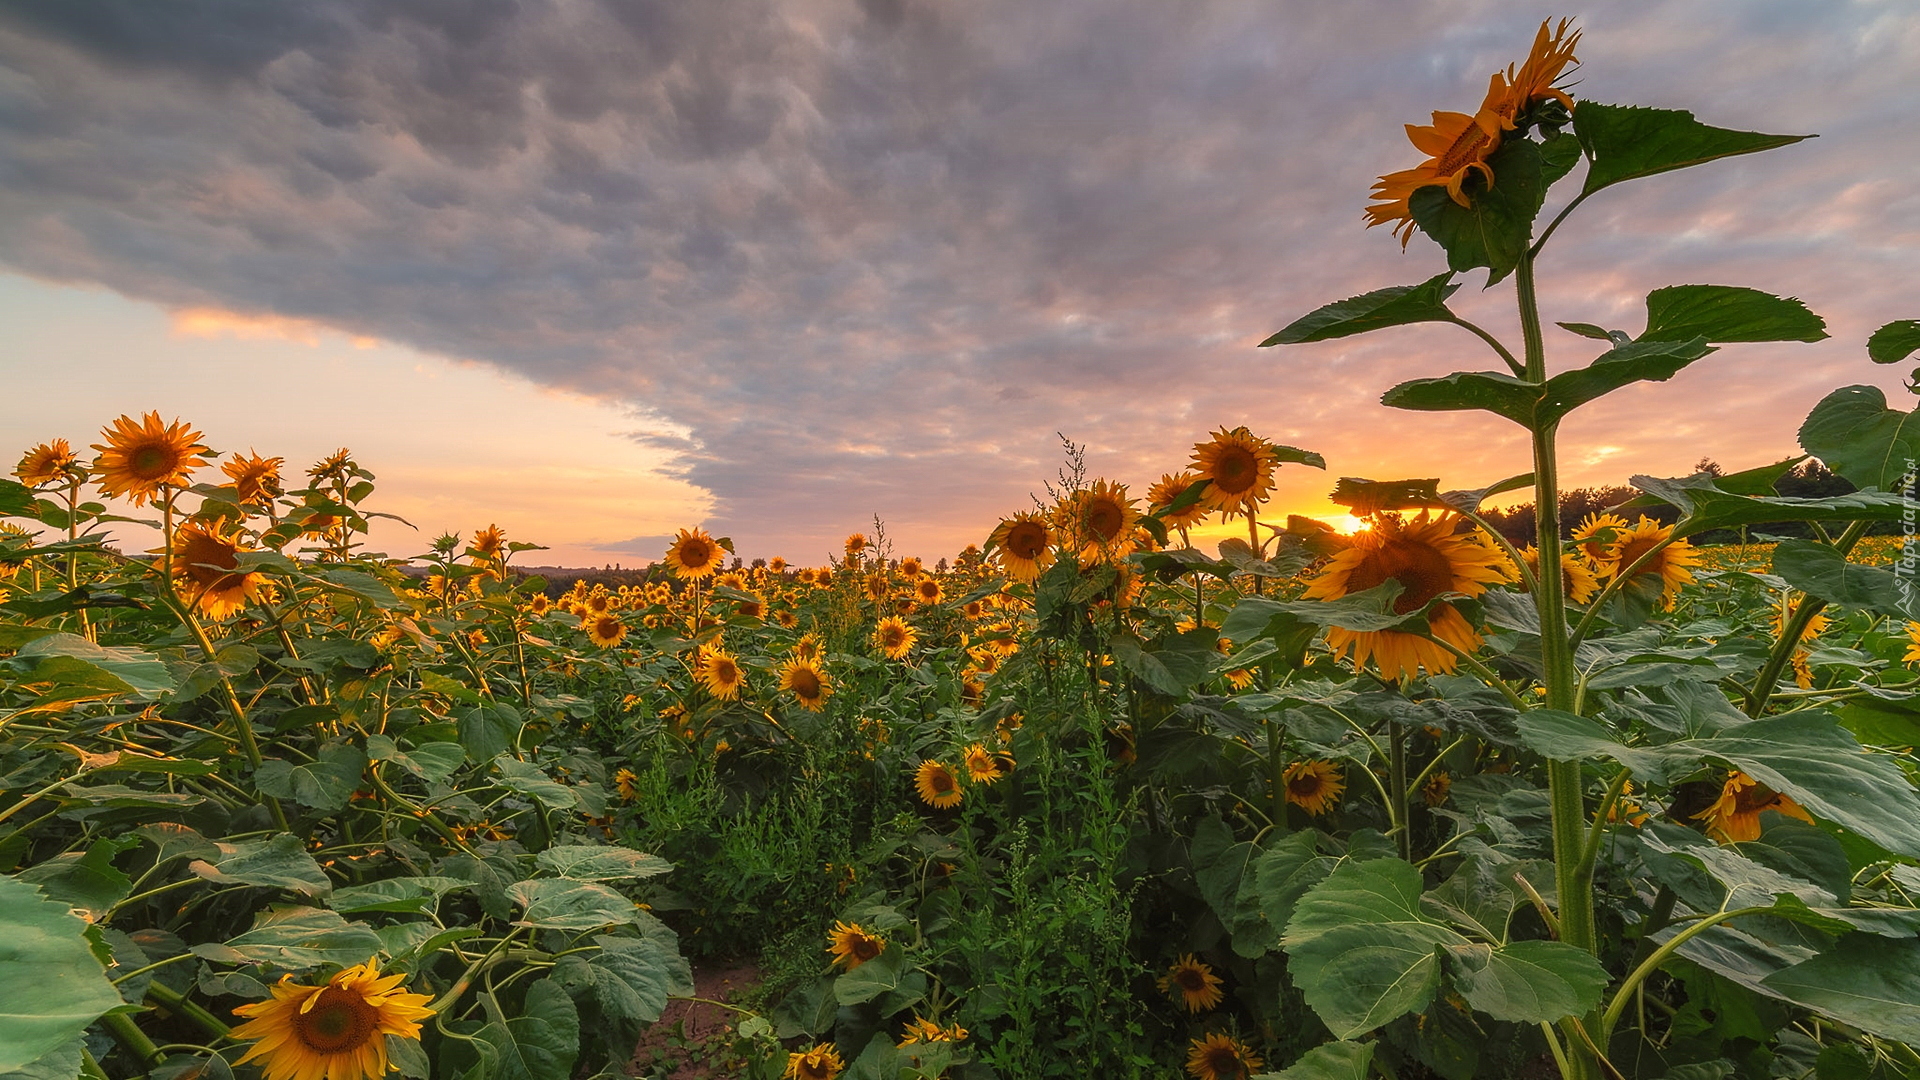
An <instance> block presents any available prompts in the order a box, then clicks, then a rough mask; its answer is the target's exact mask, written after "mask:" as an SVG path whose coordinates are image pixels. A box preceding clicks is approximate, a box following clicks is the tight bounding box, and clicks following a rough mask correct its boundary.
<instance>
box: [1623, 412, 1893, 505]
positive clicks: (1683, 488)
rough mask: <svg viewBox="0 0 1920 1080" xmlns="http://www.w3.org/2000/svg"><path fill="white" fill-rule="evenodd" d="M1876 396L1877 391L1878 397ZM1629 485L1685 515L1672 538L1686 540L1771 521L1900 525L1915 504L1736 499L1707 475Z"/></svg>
mask: <svg viewBox="0 0 1920 1080" xmlns="http://www.w3.org/2000/svg"><path fill="white" fill-rule="evenodd" d="M1876 392H1877V391H1876ZM1628 482H1629V483H1631V484H1632V485H1633V486H1634V487H1637V488H1639V489H1640V490H1641V491H1644V492H1646V493H1647V494H1648V495H1651V496H1653V497H1654V498H1656V499H1659V500H1660V501H1661V502H1664V503H1668V504H1670V505H1672V506H1677V507H1679V508H1680V509H1681V510H1682V511H1683V512H1684V515H1685V516H1683V517H1682V518H1681V519H1680V521H1679V522H1678V523H1677V524H1675V525H1674V528H1673V534H1674V536H1676V537H1680V538H1683V539H1684V538H1685V537H1689V536H1693V535H1696V534H1698V533H1703V532H1707V531H1709V530H1712V529H1733V528H1738V527H1740V526H1742V525H1757V524H1760V523H1763V522H1772V521H1900V520H1902V518H1903V517H1904V515H1906V514H1908V513H1910V512H1912V509H1913V503H1912V502H1910V501H1909V500H1907V499H1905V498H1902V497H1901V496H1899V495H1893V494H1889V493H1887V492H1882V491H1858V492H1854V493H1853V494H1851V495H1834V496H1831V497H1829V498H1825V499H1793V498H1787V497H1785V496H1753V495H1735V494H1733V493H1732V492H1729V491H1725V490H1722V489H1721V488H1720V486H1719V484H1717V483H1716V482H1715V480H1714V478H1713V477H1711V476H1707V475H1698V476H1683V477H1675V478H1668V479H1662V478H1659V477H1653V476H1633V477H1629V478H1628Z"/></svg>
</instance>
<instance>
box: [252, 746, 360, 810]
mask: <svg viewBox="0 0 1920 1080" xmlns="http://www.w3.org/2000/svg"><path fill="white" fill-rule="evenodd" d="M366 769H367V755H366V754H365V753H363V752H361V750H360V748H359V747H357V746H353V745H350V744H348V743H333V744H330V745H328V746H323V747H321V748H320V753H319V756H318V757H316V758H315V759H314V760H313V761H309V762H304V763H301V764H297V765H296V764H294V763H293V762H290V761H283V760H281V759H279V758H268V759H266V760H265V761H262V762H261V763H260V768H259V769H258V770H257V771H256V772H255V773H254V774H253V778H254V783H256V784H258V785H259V786H260V790H261V791H262V792H264V793H266V794H268V795H272V796H274V797H275V798H281V799H293V800H295V801H296V802H298V803H299V804H300V805H302V806H310V807H312V808H314V809H315V810H318V811H320V812H321V813H325V814H331V813H335V812H337V811H339V810H341V809H342V808H344V807H345V806H346V805H347V800H348V799H351V798H352V797H353V792H354V789H355V788H357V787H359V786H360V777H361V774H363V773H365V772H366Z"/></svg>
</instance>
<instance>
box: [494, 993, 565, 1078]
mask: <svg viewBox="0 0 1920 1080" xmlns="http://www.w3.org/2000/svg"><path fill="white" fill-rule="evenodd" d="M473 1038H474V1040H475V1042H474V1043H473V1044H472V1046H473V1048H474V1050H476V1051H477V1052H478V1053H479V1055H480V1062H479V1064H477V1065H475V1066H474V1067H473V1068H472V1069H471V1070H469V1071H468V1072H467V1073H466V1074H465V1080H569V1078H570V1077H571V1076H572V1075H573V1061H574V1058H575V1057H577V1056H578V1055H579V1053H580V1013H579V1011H578V1010H577V1009H575V1008H574V1006H573V999H572V998H570V997H568V996H567V992H566V991H565V990H564V989H562V988H561V986H560V984H559V983H558V982H557V981H555V980H554V979H553V978H545V979H541V980H540V981H539V982H536V983H534V984H533V985H532V986H529V987H528V988H527V999H526V1004H525V1006H524V1007H522V1008H521V1010H520V1012H519V1015H517V1016H514V1017H513V1018H512V1019H508V1018H506V1017H495V1018H494V1019H493V1021H492V1022H490V1023H488V1024H487V1025H486V1026H485V1027H483V1028H481V1029H480V1030H479V1031H476V1032H474V1034H473Z"/></svg>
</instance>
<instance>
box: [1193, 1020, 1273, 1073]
mask: <svg viewBox="0 0 1920 1080" xmlns="http://www.w3.org/2000/svg"><path fill="white" fill-rule="evenodd" d="M1259 1067H1260V1057H1259V1055H1257V1054H1255V1053H1254V1052H1253V1051H1252V1050H1251V1049H1249V1048H1248V1047H1246V1046H1245V1045H1243V1044H1242V1043H1241V1042H1240V1040H1238V1039H1236V1038H1234V1037H1233V1036H1231V1035H1228V1034H1226V1033H1224V1032H1219V1031H1215V1032H1211V1033H1209V1034H1208V1035H1207V1037H1206V1038H1204V1039H1194V1040H1193V1041H1192V1043H1191V1045H1190V1047H1189V1048H1188V1050H1187V1073H1188V1074H1189V1075H1191V1076H1195V1077H1198V1078H1199V1080H1247V1077H1249V1076H1252V1075H1253V1071H1254V1070H1255V1069H1258V1068H1259Z"/></svg>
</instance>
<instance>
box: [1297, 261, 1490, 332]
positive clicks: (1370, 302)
mask: <svg viewBox="0 0 1920 1080" xmlns="http://www.w3.org/2000/svg"><path fill="white" fill-rule="evenodd" d="M1459 289H1460V286H1458V285H1455V284H1453V271H1451V270H1449V271H1447V272H1446V273H1444V274H1441V275H1439V276H1437V277H1431V278H1428V279H1427V280H1425V281H1423V282H1421V283H1420V284H1418V285H1395V286H1392V287H1390V288H1386V289H1375V290H1373V291H1372V292H1369V293H1361V294H1360V295H1359V296H1350V297H1348V298H1347V299H1345V300H1339V301H1336V302H1334V303H1331V304H1328V305H1326V306H1325V307H1322V308H1318V309H1316V310H1314V311H1312V312H1309V313H1308V314H1306V315H1302V316H1301V317H1299V318H1298V319H1295V320H1294V321H1292V322H1290V323H1288V324H1287V326H1286V328H1285V329H1283V330H1281V331H1280V332H1279V333H1277V334H1275V335H1273V336H1272V337H1270V338H1268V339H1267V340H1265V341H1263V342H1261V343H1260V347H1261V348H1266V347H1267V346H1269V345H1296V344H1299V343H1302V342H1307V341H1326V340H1329V339H1331V338H1342V337H1347V336H1349V335H1352V334H1364V333H1366V332H1367V331H1369V330H1379V329H1381V328H1383V327H1388V326H1405V325H1407V324H1408V323H1421V322H1451V321H1453V318H1454V314H1453V312H1451V311H1449V310H1447V303H1446V301H1447V297H1449V296H1452V295H1453V294H1454V293H1455V292H1458V291H1459Z"/></svg>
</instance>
